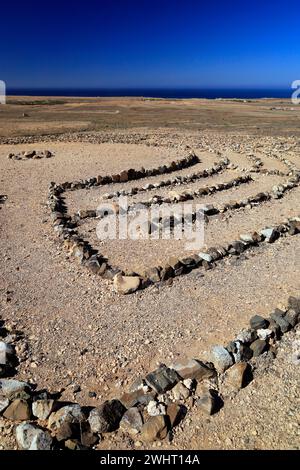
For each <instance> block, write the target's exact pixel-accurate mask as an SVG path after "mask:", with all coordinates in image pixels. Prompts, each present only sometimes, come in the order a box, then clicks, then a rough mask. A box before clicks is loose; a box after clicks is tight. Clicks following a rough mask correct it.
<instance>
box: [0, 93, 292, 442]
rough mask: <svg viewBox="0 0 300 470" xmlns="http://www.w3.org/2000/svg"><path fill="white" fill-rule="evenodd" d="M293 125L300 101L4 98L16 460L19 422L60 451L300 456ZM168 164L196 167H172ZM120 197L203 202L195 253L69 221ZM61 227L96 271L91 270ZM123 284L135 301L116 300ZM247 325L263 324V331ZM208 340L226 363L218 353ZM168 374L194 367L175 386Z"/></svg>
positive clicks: (6, 429)
mask: <svg viewBox="0 0 300 470" xmlns="http://www.w3.org/2000/svg"><path fill="white" fill-rule="evenodd" d="M299 122H300V106H298V107H297V106H296V105H294V106H293V105H291V103H290V102H289V101H288V100H271V99H266V100H245V101H241V100H199V99H197V100H196V99H195V100H166V99H164V100H163V99H143V98H122V99H121V98H103V99H101V98H63V97H52V98H49V97H44V98H41V97H8V100H7V104H6V105H0V203H1V204H0V240H1V250H0V267H1V269H0V321H1V324H0V336H1V338H0V340H1V341H2V343H5V344H6V345H7V347H9V348H12V349H11V350H9V351H8V355H7V357H8V359H7V361H8V363H7V364H6V365H3V366H2V368H0V374H1V375H2V378H1V377H0V381H1V380H2V381H3V380H11V379H14V380H18V381H23V382H26V383H28V384H29V391H28V388H27V391H26V390H24V389H23V388H22V391H21V392H18V393H19V394H15V395H11V396H10V397H7V395H6V396H4V395H5V390H4V388H5V387H4V385H3V382H2V385H1V382H0V445H1V448H2V449H17V448H20V439H19V441H18V442H17V440H16V427H17V426H18V425H19V424H20V423H22V422H23V423H24V422H28V423H33V424H34V425H36V424H37V425H38V426H39V427H40V428H41V429H46V428H47V429H48V428H49V431H47V432H49V433H50V434H51V438H50V439H52V440H51V445H53V446H58V447H68V448H80V447H84V446H89V447H91V446H92V447H93V448H95V449H136V448H139V449H148V448H150V449H155V448H160V449H299V448H300V428H299V424H300V407H299V405H300V400H299V398H300V392H299V367H300V365H299V362H300V361H299V357H300V327H299V325H298V326H297V324H296V323H297V322H296V320H295V318H296V317H297V315H298V319H300V317H299V313H300V310H299V311H298V308H299V303H297V301H296V300H295V299H297V298H298V297H300V282H299V275H300V233H299V232H300V219H299V217H300V204H299V202H300V187H299V185H298V178H299V175H300V126H299ZM34 151H35V153H36V154H35V155H34ZM45 151H49V152H50V153H47V152H45ZM191 155H192V156H196V160H195V158H194V160H193V161H192V158H191V157H190V156H191ZM8 156H10V157H9V158H8ZM37 156H41V157H43V158H37ZM48 157H50V158H48ZM188 158H190V162H189V160H188ZM178 161H188V162H189V163H188V164H187V165H186V166H185V167H184V168H183V167H176V168H175V166H174V165H173V167H172V168H171V167H170V165H171V163H172V162H178ZM168 165H169V167H168ZM222 165H223V166H222ZM183 166H184V165H183ZM167 167H168V168H171V169H170V170H169V169H168V171H167V172H165V168H167ZM141 168H144V170H141V171H140V173H136V175H137V176H136V177H135V178H133V180H131V179H130V177H128V172H127V171H126V170H128V169H133V170H138V169H141ZM155 168H158V169H159V170H158V172H157V173H158V174H153V175H151V174H150V171H148V173H147V170H149V169H155ZM212 168H215V170H214V171H211V169H212ZM124 170H125V171H124ZM298 170H299V172H298ZM120 174H121V175H123V177H121V181H119V180H118V178H119V177H118V176H116V175H120ZM99 175H100V176H101V177H103V175H108V176H109V175H113V176H114V177H113V181H112V182H111V181H110V180H109V178H108V180H107V181H106V184H102V183H101V182H103V180H102V179H101V178H98V177H99ZM141 176H143V177H141ZM97 178H98V180H97ZM232 181H234V182H233V183H232V184H228V183H229V182H232ZM66 182H69V183H72V182H73V186H72V185H69V186H67V185H65V187H63V186H61V185H63V183H66ZM75 182H77V183H75ZM82 182H83V183H82ZM222 185H223V186H222ZM226 186H228V187H226ZM49 188H50V189H49ZM133 188H134V190H133ZM203 188H209V189H208V190H206V191H205V190H204V191H202V192H201V191H200V189H203ZM122 191H123V192H124V193H126V194H127V193H128V200H129V204H130V205H134V204H135V203H138V202H149V201H150V204H151V201H152V202H155V201H157V200H160V198H161V199H163V198H165V199H166V200H167V201H168V200H169V199H170V198H171V199H172V198H173V199H174V200H175V201H178V200H183V199H184V198H187V199H191V200H192V201H193V203H195V204H197V203H198V204H204V205H205V207H206V208H207V209H208V211H207V216H206V222H205V231H204V235H205V239H204V242H205V246H204V248H203V249H202V250H201V252H206V256H205V255H203V253H202V255H201V256H202V257H201V256H200V257H199V253H198V252H197V250H193V251H187V250H186V249H185V246H184V241H183V240H172V239H171V240H159V239H158V240H147V239H143V240H128V239H124V240H107V241H103V240H102V241H101V240H99V238H98V237H97V235H96V226H97V223H98V222H99V219H98V218H97V217H86V216H82V217H78V216H76V214H78V211H79V214H80V213H81V214H84V211H87V210H96V209H97V207H98V206H99V204H100V203H101V201H104V200H106V201H115V202H116V201H117V199H118V195H119V194H120V193H121V194H122ZM108 193H109V197H110V198H111V199H105V197H107V195H108ZM182 194H185V196H181V195H182ZM257 195H260V196H257ZM180 197H182V199H180ZM55 198H56V199H57V201H58V202H57V201H56V199H55ZM57 204H58V206H59V204H62V205H63V209H64V210H65V212H64V213H62V212H63V210H62V209H61V210H60V209H59V207H60V206H59V207H58V206H57ZM212 207H213V208H216V209H217V211H216V213H215V214H214V215H211V214H210V213H209V210H211V208H212ZM212 212H213V211H212ZM59 214H60V215H59ZM68 217H69V219H68ZM297 217H298V219H297ZM66 218H67V219H66ZM291 221H292V222H291ZM64 223H65V224H67V225H63V224H64ZM68 224H69V225H68ZM66 227H67V228H66ZM265 228H268V229H269V230H268V231H267V232H265V235H264V236H261V234H260V231H261V230H263V229H265ZM64 230H65V231H64ZM67 230H69V231H70V233H71V234H73V232H74V234H75V235H72V236H74V237H76V236H77V237H80V238H81V239H84V240H85V241H86V242H88V243H89V246H90V247H92V248H93V250H95V253H96V252H97V253H98V254H101V257H102V258H101V260H100V262H99V263H98V261H97V262H94V263H92V266H91V263H90V264H88V258H87V257H86V258H85V257H84V253H83V252H82V251H80V246H79V248H78V247H77V248H76V249H75V248H74V246H75V245H74V243H73V241H74V240H75V238H74V240H73V241H72V240H71V241H70V239H69V238H67V235H66V233H67V232H66V231H67ZM254 232H256V235H257V234H258V235H257V236H258V238H257V239H254V238H255V237H254V238H253V240H251V241H249V240H248V239H247V240H248V241H247V242H246V238H245V234H248V235H249V234H253V233H254ZM241 234H244V242H242V241H241V240H240V235H241ZM259 237H260V238H259ZM234 241H235V242H236V243H233V244H232V242H234ZM79 245H80V244H79ZM211 247H217V248H218V249H219V252H217V254H216V252H214V251H211V252H210V254H209V253H208V251H209V248H211ZM224 249H225V251H224ZM76 250H77V251H76ZM78 250H79V251H78ZM222 250H223V251H222ZM220 253H222V255H221V254H220ZM74 254H75V256H74ZM197 256H198V258H197ZM193 257H194V258H193ZM191 258H192V261H191ZM183 259H184V260H185V262H184V263H183V262H182V260H183ZM170 260H171V261H170ZM97 263H98V264H97ZM157 266H160V267H162V269H161V270H159V269H158V270H156V271H155V270H154V269H153V268H154V267H157ZM166 266H169V267H170V266H171V270H170V271H168V269H166ZM87 267H89V268H90V269H87ZM116 267H118V269H117V268H116ZM150 268H151V269H152V270H151V273H152V274H151V275H152V280H153V282H151V280H150V281H149V279H148V278H147V275H146V274H145V273H147V271H148V272H149V270H150ZM118 270H119V271H120V272H121V274H117V271H118ZM100 271H101V272H100ZM105 273H106V274H105ZM113 276H115V277H116V276H117V279H118V281H119V283H118V282H117V281H116V280H113ZM148 277H149V276H148ZM150 277H151V276H150ZM153 278H155V279H153ZM147 280H148V281H149V282H148V281H147ZM127 282H128V285H130V288H131V289H132V290H133V291H134V292H132V293H128V294H126V295H123V294H122V293H120V290H122V289H125V290H126V287H127V284H126V283H127ZM119 284H120V286H119ZM124 285H125V287H124ZM122 286H123V287H122ZM132 286H133V287H132ZM290 297H293V299H290V300H289V298H290ZM276 309H279V310H280V311H279V310H276ZM274 312H275V316H274ZM276 312H277V315H279V317H280V318H279V320H277V321H275V320H274V318H275V317H276ZM255 315H259V316H261V317H263V318H268V319H270V318H272V320H271V321H270V324H269V322H268V323H266V324H263V323H262V324H261V325H260V326H259V335H258V333H257V330H258V327H254V323H255V319H254V320H253V316H255ZM271 315H273V317H271ZM280 315H281V316H280ZM286 315H288V317H287V316H286ZM293 315H294V317H293V318H294V320H295V321H294V324H292V323H293V321H292V320H291V321H290V323H289V322H288V324H287V318H290V317H291V316H293ZM251 318H252V323H251V327H252V330H249V321H250V319H251ZM276 318H277V317H276ZM260 321H262V320H260ZM297 321H298V320H297ZM253 322H254V323H253ZM280 322H281V323H280ZM284 325H286V328H285V326H284ZM243 329H248V333H249V331H250V333H251V334H252V333H253V334H254V337H253V338H252V340H253V341H252V340H251V341H252V343H251V341H246V340H245V342H244V343H243V342H242V341H241V342H240V343H239V345H241V344H242V345H243V347H244V349H245V351H246V352H247V351H248V353H249V350H251V351H252V353H251V355H252V354H253V357H250V356H249V357H248V356H247V358H246V359H247V362H244V359H245V358H244V359H243V358H242V363H241V362H239V360H238V359H237V351H236V350H234V348H235V347H237V345H234V344H233V343H232V341H234V340H236V339H237V337H238V334H239V333H240V332H241V331H242V330H243ZM268 332H269V333H268ZM264 335H265V336H264ZM257 341H258V342H257ZM253 342H256V344H255V345H254V346H253ZM250 343H251V344H250ZM216 345H219V346H222V347H225V346H226V347H227V350H226V351H228V350H229V352H227V354H228V356H229V361H230V360H232V363H233V362H234V361H236V364H235V365H232V364H230V365H231V367H229V368H228V364H227V366H225V365H224V364H222V360H223V359H224V357H220V354H221V353H220V351H219V352H218V354H219V353H220V354H219V356H218V354H217V352H216V351H215V353H214V354H215V357H214V356H212V352H211V351H212V348H213V347H214V346H216ZM2 347H5V346H2ZM260 347H261V350H260V351H258V350H257V348H258V349H259V348H260ZM230 348H232V349H230ZM255 348H256V349H255ZM12 351H13V352H12ZM222 351H223V350H222ZM251 351H250V352H251ZM223 353H224V351H223ZM241 354H242V353H241ZM245 354H246V353H245ZM10 356H12V357H13V358H15V361H16V362H15V364H13V365H12V364H11V363H10V362H9V361H10ZM245 357H246V356H245ZM191 359H196V360H198V361H202V362H200V363H199V362H195V361H194V362H191V361H190V362H189V360H191ZM213 359H215V361H216V363H214V361H213ZM225 360H226V358H225ZM218 361H219V362H218ZM212 363H214V366H216V368H217V373H215V370H214V368H213V367H214V366H213V365H212ZM247 363H249V364H248V366H247V374H248V375H249V376H247V377H246V381H247V383H245V381H244V376H243V377H242V379H243V383H242V380H241V374H242V375H243V374H244V373H245V374H246V364H247ZM163 364H164V365H166V366H167V368H165V367H164V366H163ZM178 364H187V366H186V369H185V372H183V373H182V374H183V375H182V376H180V368H177V371H178V373H179V376H178V375H177V374H176V372H174V369H173V368H172V365H173V366H174V365H175V366H176V367H177V366H178ZM199 364H200V365H199ZM201 364H202V366H201ZM205 364H206V365H205ZM241 364H242V366H241ZM204 365H205V367H204ZM244 365H245V367H244ZM175 366H174V367H175ZM198 366H199V367H200V369H201V367H202V369H201V370H200V369H199V370H198ZM0 367H1V366H0ZM159 367H160V368H159ZM176 367H175V369H176ZM178 367H179V366H178ZM190 369H191V370H190ZM225 369H226V370H225ZM232 369H233V370H234V371H233V372H230V370H232ZM250 369H251V374H250V372H249V371H250ZM153 371H155V373H154V374H152V375H151V376H148V375H147V374H149V373H150V372H153ZM172 371H173V373H172ZM201 371H202V372H201ZM203 371H204V372H203ZM155 374H156V375H155ZM163 374H165V375H164V377H161V375H163ZM184 374H185V375H184ZM193 374H195V375H193ZM197 374H198V375H197ZM199 374H200V375H199ZM201 374H202V375H201ZM203 374H204V375H203ZM174 375H176V377H177V378H174ZM250 375H251V377H250ZM200 376H201V377H200ZM145 377H148V378H147V380H146V382H142V380H141V379H143V378H145ZM151 380H152V381H153V380H154V382H155V383H154V385H153V386H152V387H151ZM164 380H165V382H166V384H165V385H164V384H162V383H161V382H163V381H164ZM239 380H240V385H238V384H237V383H238V381H239ZM139 381H140V382H139ZM157 382H160V383H159V384H157ZM171 382H172V384H171ZM248 382H249V383H248ZM139 383H141V386H140V385H139ZM244 385H246V386H244ZM1 387H2V389H1ZM31 387H32V388H31ZM141 387H142V388H141ZM159 387H161V390H159ZM41 390H46V391H47V392H45V393H44V395H43V394H40V395H39V394H38V392H39V391H41ZM130 390H131V395H130V394H128V392H129V391H130ZM125 393H127V395H126V397H125V398H124V394H125ZM1 394H2V395H1ZM50 395H51V396H50ZM122 397H123V398H122ZM133 398H134V399H133ZM113 399H118V400H119V399H120V400H121V401H120V402H117V403H122V405H120V407H121V408H122V409H121V411H120V407H119V408H118V406H117V405H116V403H115V402H111V401H110V402H108V405H107V406H111V408H112V409H111V410H109V413H107V414H108V415H109V414H110V413H112V414H114V413H115V414H117V415H118V413H119V418H117V421H118V423H117V424H116V423H108V424H111V429H108V428H109V426H108V427H107V429H105V426H104V427H103V422H102V428H101V426H100V424H101V423H100V424H99V422H98V424H99V426H100V427H99V426H98V424H97V423H96V424H95V420H92V419H90V418H89V420H88V421H87V420H86V418H87V416H88V415H89V416H91V415H90V413H92V411H93V409H94V408H96V410H97V409H98V407H99V406H100V405H102V404H103V402H104V401H106V400H113ZM17 400H18V403H15V402H16V401H17ZM36 400H39V401H40V402H43V401H44V402H45V401H47V400H48V401H47V403H48V405H49V406H51V407H52V406H53V407H55V406H56V407H59V406H62V404H63V402H67V403H69V404H70V403H71V404H74V403H76V404H79V405H80V406H81V407H82V409H79V411H78V408H77V409H76V410H77V411H76V413H79V414H80V413H81V414H80V416H79V415H78V416H79V417H78V416H77V415H76V416H75V414H76V413H75V411H74V413H73V414H74V416H73V415H72V417H71V418H70V413H71V414H72V412H71V411H70V410H69V412H66V415H64V417H63V418H61V420H62V421H63V419H65V420H66V421H67V422H66V423H64V424H65V427H63V429H62V426H61V422H60V423H58V418H57V415H56V419H57V420H56V422H54V421H55V416H54V418H53V415H54V414H55V413H59V411H56V410H57V408H56V409H55V408H51V410H50V411H51V412H52V413H51V415H50V418H48V415H47V413H46V415H47V416H46V415H45V416H46V418H45V416H44V417H43V416H42V415H41V416H39V415H38V416H37V415H34V410H33V411H32V409H33V408H32V402H33V401H36ZM51 400H54V401H53V402H52V401H51ZM44 402H43V403H40V405H41V407H42V406H43V405H45V406H46V403H44ZM112 403H114V405H113V404H112ZM149 403H150V406H149ZM48 405H47V406H48ZM70 406H72V405H70ZM114 407H116V409H114ZM133 407H134V411H132V408H133ZM100 408H101V406H100ZM125 408H126V409H130V412H129V413H128V411H127V412H126V413H127V419H124V413H125V411H126V409H125ZM91 410H92V411H91ZM102 412H103V409H102ZM49 413H50V412H49ZM68 413H69V415H68ZM82 413H83V414H84V418H82ZM95 413H96V412H95ZM99 413H100V411H99ZM174 413H175V414H176V416H177V415H178V421H179V423H178V424H177V425H175V424H176V423H174V422H173V421H174V420H173V417H174ZM104 414H105V413H104ZM121 415H122V416H121ZM51 416H52V418H53V419H52V422H54V424H53V426H51V425H50V424H49V421H51ZM61 416H62V415H61ZM99 416H100V415H99ZM37 418H38V419H37ZM43 418H44V419H43ZM100 418H101V419H102V420H103V419H104V421H105V419H106V420H109V419H112V420H114V419H115V416H113V417H111V416H110V418H108V417H107V416H106V417H105V416H104V417H103V416H102V417H101V416H100ZM100 418H99V419H100ZM121 418H122V419H121ZM101 419H100V421H101ZM120 419H121V424H120ZM68 420H69V421H68ZM70 420H71V421H70ZM167 420H169V421H168V422H167ZM96 421H97V420H96ZM149 422H150V424H149ZM70 423H71V425H72V426H73V427H72V426H71V427H72V429H71V430H70ZM82 423H83V424H82ZM143 423H144V424H143ZM170 423H171V424H170ZM79 424H80V426H81V425H82V428H81V427H80V430H81V431H80V433H79V434H78V435H77V434H76V432H78V429H79V428H78V429H77V428H76V426H78V425H79ZM173 424H174V426H173ZM97 426H98V429H97ZM75 428H76V429H75ZM82 429H84V432H83V431H82ZM106 431H111V432H106ZM72 433H73V434H72ZM74 433H75V434H74ZM50 434H49V435H50ZM47 435H48V434H47ZM49 435H48V436H49ZM82 436H83V437H82ZM21 447H22V446H21Z"/></svg>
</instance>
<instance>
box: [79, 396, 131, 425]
mask: <svg viewBox="0 0 300 470" xmlns="http://www.w3.org/2000/svg"><path fill="white" fill-rule="evenodd" d="M125 411H126V408H125V407H124V406H123V405H122V403H121V402H120V401H119V400H108V401H105V402H104V403H103V404H102V405H100V406H99V407H97V408H93V409H92V411H91V412H90V414H89V417H88V422H89V423H90V426H91V430H92V432H95V433H102V432H111V431H115V430H116V429H117V428H118V426H119V423H120V421H121V419H122V417H123V415H124V413H125Z"/></svg>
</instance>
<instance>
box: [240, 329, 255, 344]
mask: <svg viewBox="0 0 300 470" xmlns="http://www.w3.org/2000/svg"><path fill="white" fill-rule="evenodd" d="M256 339H257V334H256V331H255V330H252V329H246V328H244V329H243V330H241V331H240V332H239V334H238V335H237V337H236V340H237V341H239V342H240V343H244V344H247V343H252V342H253V341H255V340H256Z"/></svg>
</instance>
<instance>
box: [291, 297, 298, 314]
mask: <svg viewBox="0 0 300 470" xmlns="http://www.w3.org/2000/svg"><path fill="white" fill-rule="evenodd" d="M288 306H289V308H292V309H293V310H295V312H296V313H298V314H300V298H297V297H293V296H291V297H289V299H288Z"/></svg>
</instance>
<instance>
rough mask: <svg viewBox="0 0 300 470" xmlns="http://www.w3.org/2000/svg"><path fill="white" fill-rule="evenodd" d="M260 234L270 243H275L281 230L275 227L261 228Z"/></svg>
mask: <svg viewBox="0 0 300 470" xmlns="http://www.w3.org/2000/svg"><path fill="white" fill-rule="evenodd" d="M260 234H261V235H262V236H263V237H264V238H265V240H266V241H267V242H268V243H273V242H274V241H275V240H277V238H278V237H279V235H280V234H279V232H278V230H276V229H275V228H266V229H264V230H261V232H260Z"/></svg>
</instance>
